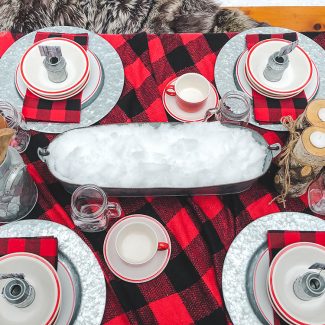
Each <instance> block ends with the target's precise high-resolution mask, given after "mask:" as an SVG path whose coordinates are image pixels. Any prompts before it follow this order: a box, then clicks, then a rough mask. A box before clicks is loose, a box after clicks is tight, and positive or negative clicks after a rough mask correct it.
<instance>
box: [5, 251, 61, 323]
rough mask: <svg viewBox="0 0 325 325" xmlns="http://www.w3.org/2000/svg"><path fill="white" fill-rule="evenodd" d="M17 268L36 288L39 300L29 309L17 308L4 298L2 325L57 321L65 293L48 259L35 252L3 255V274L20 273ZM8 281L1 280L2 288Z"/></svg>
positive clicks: (35, 300)
mask: <svg viewBox="0 0 325 325" xmlns="http://www.w3.org/2000/svg"><path fill="white" fill-rule="evenodd" d="M17 270H19V273H23V274H24V275H25V279H26V281H28V282H29V283H30V284H31V285H32V286H33V287H34V289H35V299H34V301H33V303H32V304H31V305H29V306H28V307H26V308H17V307H15V306H13V305H11V304H9V303H8V302H7V301H5V300H4V299H0V324H6V325H20V324H33V325H44V324H45V325H51V324H53V323H54V321H55V320H56V318H57V314H58V312H59V310H60V304H61V295H62V294H61V285H60V281H59V277H58V274H57V272H56V271H55V269H54V268H53V266H52V265H51V264H50V263H49V262H48V261H47V260H45V259H44V258H42V257H40V256H38V255H35V254H31V253H26V252H21V253H12V254H8V255H5V256H2V257H0V273H16V272H17ZM8 281H9V280H8ZM5 283H6V281H1V283H0V287H3V285H5Z"/></svg>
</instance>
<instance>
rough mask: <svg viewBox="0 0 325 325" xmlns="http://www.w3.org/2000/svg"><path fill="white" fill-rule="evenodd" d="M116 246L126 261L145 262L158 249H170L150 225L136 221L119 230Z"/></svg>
mask: <svg viewBox="0 0 325 325" xmlns="http://www.w3.org/2000/svg"><path fill="white" fill-rule="evenodd" d="M115 247H116V252H117V254H118V255H119V257H120V258H121V259H122V260H123V261H124V262H126V263H129V264H143V263H146V262H148V261H149V260H151V259H152V258H153V257H154V256H155V254H156V253H157V251H158V250H166V249H168V248H169V245H168V243H164V242H159V241H158V238H157V235H156V232H155V231H154V230H153V229H152V228H151V227H150V226H149V225H147V224H145V223H142V222H135V223H130V224H128V225H125V226H124V227H123V228H122V229H121V230H119V232H118V234H117V237H116V240H115Z"/></svg>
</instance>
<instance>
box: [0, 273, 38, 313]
mask: <svg viewBox="0 0 325 325" xmlns="http://www.w3.org/2000/svg"><path fill="white" fill-rule="evenodd" d="M1 294H2V296H3V298H4V299H6V300H7V302H9V303H10V304H12V305H14V306H15V307H17V308H26V307H28V306H29V305H31V304H32V303H33V301H34V299H35V290H34V288H33V287H32V285H30V284H29V283H28V282H27V281H26V280H25V279H21V278H13V279H12V280H10V281H9V282H7V284H6V285H5V286H4V287H3V289H2V293H1Z"/></svg>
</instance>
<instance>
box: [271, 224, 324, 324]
mask: <svg viewBox="0 0 325 325" xmlns="http://www.w3.org/2000/svg"><path fill="white" fill-rule="evenodd" d="M298 242H311V243H316V244H319V245H323V246H325V231H278V230H270V231H268V233H267V244H268V248H269V254H270V262H271V261H272V260H273V258H274V257H275V256H276V254H278V253H279V252H280V251H281V249H282V248H284V247H286V246H288V245H291V244H294V243H298ZM274 325H288V323H287V322H285V321H284V320H283V319H282V318H281V317H280V316H278V314H277V313H276V312H275V311H274Z"/></svg>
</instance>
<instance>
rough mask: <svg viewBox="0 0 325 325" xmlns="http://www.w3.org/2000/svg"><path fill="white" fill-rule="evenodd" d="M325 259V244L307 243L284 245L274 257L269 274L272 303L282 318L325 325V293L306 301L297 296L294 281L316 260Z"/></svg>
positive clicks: (291, 321) (301, 322)
mask: <svg viewBox="0 0 325 325" xmlns="http://www.w3.org/2000/svg"><path fill="white" fill-rule="evenodd" d="M324 261H325V247H324V246H321V245H318V244H315V243H307V242H299V243H295V244H291V245H288V246H286V247H285V248H283V249H282V250H281V251H280V252H279V253H278V254H277V255H276V257H275V258H274V259H273V261H272V263H271V265H270V269H269V273H268V278H267V281H268V287H269V294H270V298H271V300H272V303H273V304H274V305H275V307H276V309H277V310H278V312H279V313H281V315H282V317H285V318H286V319H288V320H289V322H290V323H293V324H299V325H302V324H303V325H323V324H325V308H324V306H325V295H322V296H321V297H318V298H315V299H312V300H309V301H303V300H301V299H299V298H298V297H296V295H295V293H294V291H293V283H294V281H295V280H296V279H297V277H299V276H301V275H303V274H304V273H306V272H307V270H308V268H309V267H310V266H311V265H312V264H314V263H316V262H324Z"/></svg>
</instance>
